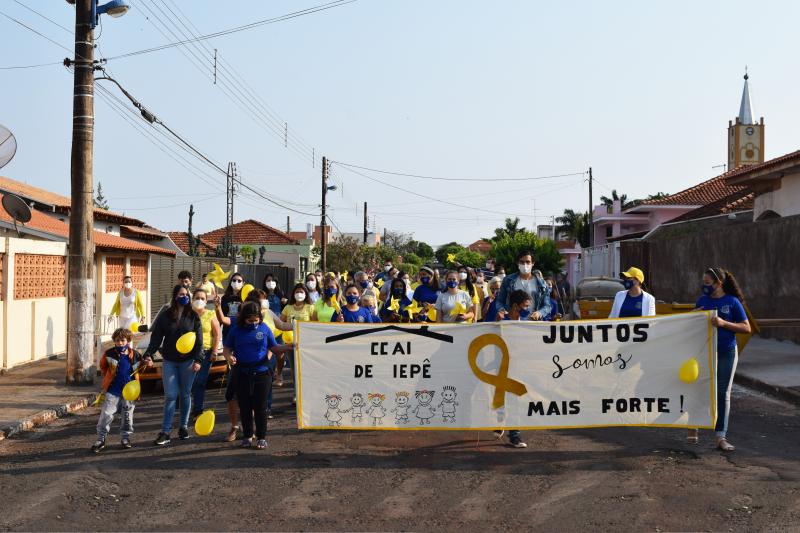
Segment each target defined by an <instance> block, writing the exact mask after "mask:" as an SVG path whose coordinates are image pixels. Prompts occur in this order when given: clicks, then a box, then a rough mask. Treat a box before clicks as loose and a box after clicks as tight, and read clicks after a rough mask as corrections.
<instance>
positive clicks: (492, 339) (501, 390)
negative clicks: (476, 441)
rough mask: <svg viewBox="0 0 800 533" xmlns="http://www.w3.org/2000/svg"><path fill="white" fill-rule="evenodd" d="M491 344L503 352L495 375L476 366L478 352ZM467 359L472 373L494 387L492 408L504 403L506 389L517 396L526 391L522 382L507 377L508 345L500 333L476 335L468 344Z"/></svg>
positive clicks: (501, 405)
mask: <svg viewBox="0 0 800 533" xmlns="http://www.w3.org/2000/svg"><path fill="white" fill-rule="evenodd" d="M492 344H493V345H495V346H497V347H499V348H500V351H501V352H502V354H503V358H502V359H501V360H500V370H499V371H498V372H497V375H494V374H489V373H488V372H484V371H483V370H481V369H480V368H478V354H479V353H480V351H481V350H483V349H484V348H486V347H487V346H489V345H492ZM467 359H468V360H469V367H470V368H471V369H472V373H473V374H475V377H477V378H478V379H479V380H481V381H483V382H484V383H488V384H489V385H492V386H493V387H494V399H493V400H492V408H494V409H499V408H500V407H503V406H504V405H505V403H506V391H508V392H510V393H511V394H516V395H517V396H522V395H523V394H525V393H526V392H528V389H527V387H525V384H524V383H520V382H519V381H516V380H513V379H511V378H509V377H508V360H509V356H508V346H506V343H505V341H504V340H503V338H502V337H500V335H495V334H494V333H486V334H484V335H481V336H480V337H476V338H475V339H474V340H473V341H472V342H471V343H470V345H469V350H467Z"/></svg>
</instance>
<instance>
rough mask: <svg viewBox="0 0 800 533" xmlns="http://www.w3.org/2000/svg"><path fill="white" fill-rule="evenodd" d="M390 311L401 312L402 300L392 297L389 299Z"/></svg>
mask: <svg viewBox="0 0 800 533" xmlns="http://www.w3.org/2000/svg"><path fill="white" fill-rule="evenodd" d="M387 309H388V310H389V311H394V312H395V313H399V312H400V300H399V299H398V298H392V299H391V300H389V307H387Z"/></svg>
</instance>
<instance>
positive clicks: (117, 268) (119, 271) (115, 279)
mask: <svg viewBox="0 0 800 533" xmlns="http://www.w3.org/2000/svg"><path fill="white" fill-rule="evenodd" d="M124 277H125V258H124V257H106V288H105V291H106V292H117V291H119V290H120V289H121V288H122V278H124Z"/></svg>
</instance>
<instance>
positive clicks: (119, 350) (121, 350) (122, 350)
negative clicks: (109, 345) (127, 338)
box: [116, 344, 128, 353]
mask: <svg viewBox="0 0 800 533" xmlns="http://www.w3.org/2000/svg"><path fill="white" fill-rule="evenodd" d="M116 348H117V353H125V352H127V351H128V345H127V344H123V345H122V346H117V347H116Z"/></svg>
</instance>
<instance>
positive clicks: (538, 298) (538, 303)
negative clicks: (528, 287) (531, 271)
mask: <svg viewBox="0 0 800 533" xmlns="http://www.w3.org/2000/svg"><path fill="white" fill-rule="evenodd" d="M518 278H519V273H514V274H510V275H508V276H506V277H505V278H503V284H502V285H500V290H499V291H498V293H497V298H496V300H495V301H496V302H497V311H498V312H499V311H506V312H507V311H508V310H509V309H511V293H512V292H514V284H515V283H516V282H517V279H518ZM531 279H532V280H533V281H534V285H535V287H536V288H535V289H534V290H533V292H532V293H531V299H532V300H533V305H532V306H531V312H535V311H539V314H540V315H542V318H541V320H545V319H546V317H547V316H548V315H549V314H550V308H551V305H550V289H549V288H548V286H547V283H545V282H544V280H543V279H540V278H537V277H536V276H533V277H532V278H531Z"/></svg>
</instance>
